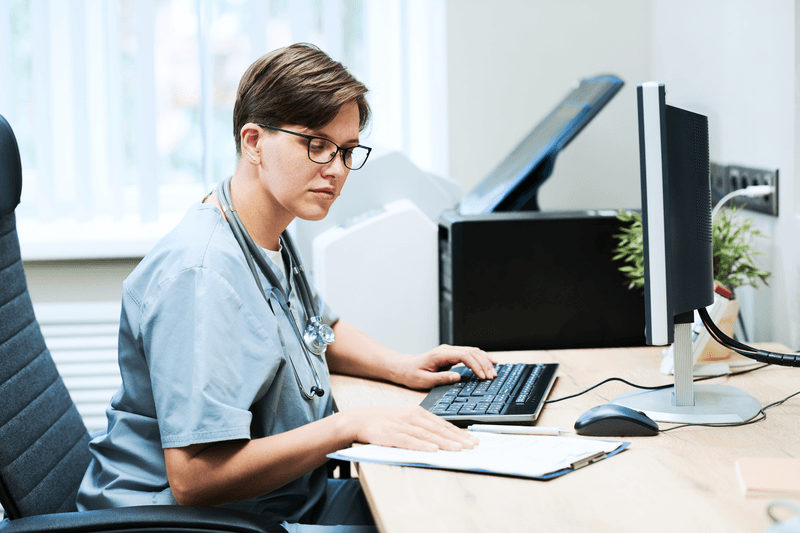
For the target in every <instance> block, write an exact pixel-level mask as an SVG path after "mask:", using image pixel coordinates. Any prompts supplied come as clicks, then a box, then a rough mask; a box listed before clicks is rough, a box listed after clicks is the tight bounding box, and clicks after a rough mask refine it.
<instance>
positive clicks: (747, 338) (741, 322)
mask: <svg viewBox="0 0 800 533" xmlns="http://www.w3.org/2000/svg"><path fill="white" fill-rule="evenodd" d="M736 319H737V320H738V321H739V327H740V328H742V336H743V337H744V342H750V335H748V334H747V328H745V327H744V319H743V318H742V313H741V312H739V313H736Z"/></svg>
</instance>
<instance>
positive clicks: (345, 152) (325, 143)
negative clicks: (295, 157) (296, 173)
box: [308, 137, 369, 170]
mask: <svg viewBox="0 0 800 533" xmlns="http://www.w3.org/2000/svg"><path fill="white" fill-rule="evenodd" d="M338 150H339V151H340V152H341V153H342V159H343V160H344V166H346V167H347V168H349V169H350V170H358V169H359V168H361V167H362V166H363V165H364V163H366V161H367V157H368V156H369V150H367V149H366V148H364V147H363V146H353V147H351V148H340V149H338ZM336 151H337V146H336V145H335V144H333V142H332V141H329V140H327V139H320V138H318V137H314V138H312V139H309V141H308V157H309V158H310V159H311V160H312V161H314V162H315V163H320V164H322V165H324V164H325V163H329V162H330V161H331V160H333V158H334V157H336Z"/></svg>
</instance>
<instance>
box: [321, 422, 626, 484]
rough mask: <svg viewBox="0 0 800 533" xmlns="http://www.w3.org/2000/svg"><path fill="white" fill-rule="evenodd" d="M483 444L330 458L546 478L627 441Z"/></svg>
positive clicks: (489, 440) (369, 449)
mask: <svg viewBox="0 0 800 533" xmlns="http://www.w3.org/2000/svg"><path fill="white" fill-rule="evenodd" d="M477 437H478V438H479V439H480V441H481V442H480V444H479V445H478V446H476V447H475V448H473V449H472V450H463V451H460V452H449V451H441V450H440V451H438V452H418V451H411V450H402V449H399V448H388V447H385V446H376V445H373V444H368V445H364V446H354V447H352V448H347V449H344V450H340V451H338V452H336V453H334V454H331V455H329V456H328V457H331V458H336V459H343V460H346V461H353V462H359V461H366V462H374V463H387V464H399V465H412V466H413V465H419V466H431V467H434V468H446V469H450V470H465V471H474V472H487V473H495V474H505V475H511V476H522V477H531V478H541V477H545V476H547V475H549V474H552V473H554V472H559V471H561V470H564V469H569V468H570V465H571V464H572V463H573V462H575V461H578V460H579V459H583V458H585V457H588V456H591V455H594V454H596V453H598V452H604V453H606V454H609V453H611V452H613V451H615V450H617V449H618V448H624V447H626V446H627V445H628V443H626V442H617V441H604V440H595V439H580V438H571V437H555V436H552V437H551V436H538V435H505V434H493V433H481V434H480V435H477Z"/></svg>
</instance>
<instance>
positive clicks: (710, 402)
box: [612, 82, 761, 424]
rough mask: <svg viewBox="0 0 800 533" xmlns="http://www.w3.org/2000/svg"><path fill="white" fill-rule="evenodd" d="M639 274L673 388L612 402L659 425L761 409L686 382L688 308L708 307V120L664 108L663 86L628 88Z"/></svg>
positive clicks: (713, 420)
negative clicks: (637, 184) (632, 106)
mask: <svg viewBox="0 0 800 533" xmlns="http://www.w3.org/2000/svg"><path fill="white" fill-rule="evenodd" d="M636 92H637V101H638V109H639V160H640V166H641V187H642V227H643V240H644V271H645V338H646V342H647V344H650V345H656V346H661V345H666V344H672V343H673V342H674V345H675V346H674V352H675V353H674V357H675V371H674V374H675V386H674V387H672V388H667V389H660V390H653V391H646V392H640V391H633V392H629V393H626V394H623V395H621V396H618V397H617V398H615V399H614V400H612V403H617V404H622V405H625V406H627V407H632V408H634V409H636V410H638V411H642V412H644V413H645V414H647V415H648V416H649V417H650V418H652V419H653V420H656V421H661V422H685V423H710V424H722V423H732V422H742V421H745V420H750V419H751V418H753V417H754V416H755V415H756V414H758V412H759V411H760V409H761V404H760V402H758V400H756V399H755V398H753V397H752V396H750V395H749V394H747V393H746V392H744V391H742V390H740V389H737V388H735V387H730V386H726V385H694V383H693V360H692V340H691V337H692V332H691V329H692V324H693V322H694V311H695V310H697V309H701V308H704V307H707V306H709V305H711V304H712V303H713V302H714V281H713V262H712V261H713V252H712V233H711V178H710V172H709V147H708V146H709V145H708V119H707V117H705V116H703V115H699V114H697V113H693V112H691V111H687V110H684V109H680V108H677V107H673V106H669V105H667V104H666V99H665V95H666V91H665V88H664V85H663V84H660V83H656V82H648V83H644V84H642V85H639V86H638V87H637V89H636Z"/></svg>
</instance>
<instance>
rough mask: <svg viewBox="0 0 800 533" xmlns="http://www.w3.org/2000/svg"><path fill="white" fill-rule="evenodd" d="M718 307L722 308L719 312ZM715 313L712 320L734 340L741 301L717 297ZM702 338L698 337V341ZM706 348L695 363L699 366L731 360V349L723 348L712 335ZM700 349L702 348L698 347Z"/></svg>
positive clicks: (704, 347)
mask: <svg viewBox="0 0 800 533" xmlns="http://www.w3.org/2000/svg"><path fill="white" fill-rule="evenodd" d="M717 305H719V306H720V307H721V308H720V309H719V310H717ZM713 311H714V313H713V314H711V319H712V320H713V322H714V323H715V324H716V325H717V327H718V328H719V329H720V330H722V332H723V333H724V334H725V335H727V336H728V337H730V338H733V330H734V328H735V326H736V318H737V317H738V316H739V301H738V300H736V299H735V298H731V299H728V298H724V297H721V296H717V301H715V302H714V309H713ZM699 338H700V336H698V339H699ZM706 339H707V340H706V343H705V346H703V347H702V351H701V352H700V356H699V357H698V358H697V361H695V362H696V363H698V364H704V363H715V362H718V361H727V360H729V359H730V358H731V353H732V352H731V349H730V348H726V347H725V346H722V345H721V344H720V343H718V342H717V341H715V340H714V339H712V338H711V336H710V335H708V336H706ZM698 348H700V347H699V346H698Z"/></svg>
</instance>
